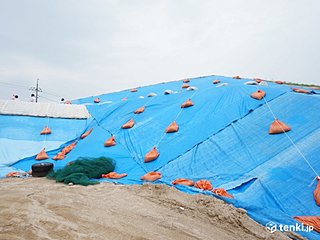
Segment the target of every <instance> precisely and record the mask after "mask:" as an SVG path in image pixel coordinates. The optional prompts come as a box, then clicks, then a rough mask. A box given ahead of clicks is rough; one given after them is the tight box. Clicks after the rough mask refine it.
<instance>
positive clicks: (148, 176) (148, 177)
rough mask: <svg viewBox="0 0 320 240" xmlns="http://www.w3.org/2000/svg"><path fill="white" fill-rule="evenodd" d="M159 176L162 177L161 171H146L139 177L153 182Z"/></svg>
mask: <svg viewBox="0 0 320 240" xmlns="http://www.w3.org/2000/svg"><path fill="white" fill-rule="evenodd" d="M161 177H162V176H161V173H159V172H148V173H147V174H145V175H143V176H142V177H141V178H140V179H141V180H146V181H150V182H154V181H156V180H158V179H160V178H161Z"/></svg>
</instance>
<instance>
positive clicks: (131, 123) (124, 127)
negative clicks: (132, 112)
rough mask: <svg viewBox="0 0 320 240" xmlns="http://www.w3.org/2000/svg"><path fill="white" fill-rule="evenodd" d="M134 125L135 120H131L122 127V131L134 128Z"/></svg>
mask: <svg viewBox="0 0 320 240" xmlns="http://www.w3.org/2000/svg"><path fill="white" fill-rule="evenodd" d="M133 125H134V120H133V119H130V120H129V121H128V122H126V123H125V124H123V125H122V126H121V128H122V129H128V128H132V127H133Z"/></svg>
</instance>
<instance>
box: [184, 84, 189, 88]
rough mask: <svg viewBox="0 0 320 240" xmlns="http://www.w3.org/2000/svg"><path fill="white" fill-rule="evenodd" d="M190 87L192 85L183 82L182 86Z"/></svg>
mask: <svg viewBox="0 0 320 240" xmlns="http://www.w3.org/2000/svg"><path fill="white" fill-rule="evenodd" d="M188 87H190V85H188V84H186V83H184V84H182V88H188Z"/></svg>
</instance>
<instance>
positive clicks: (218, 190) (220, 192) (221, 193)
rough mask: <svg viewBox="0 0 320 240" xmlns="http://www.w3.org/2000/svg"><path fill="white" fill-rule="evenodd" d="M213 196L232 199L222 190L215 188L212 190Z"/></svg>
mask: <svg viewBox="0 0 320 240" xmlns="http://www.w3.org/2000/svg"><path fill="white" fill-rule="evenodd" d="M212 192H213V193H214V194H217V195H218V196H222V197H227V198H234V197H233V196H232V195H231V194H229V193H228V192H227V191H226V190H225V189H224V188H215V189H213V190H212Z"/></svg>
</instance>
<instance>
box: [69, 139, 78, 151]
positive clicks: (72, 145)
mask: <svg viewBox="0 0 320 240" xmlns="http://www.w3.org/2000/svg"><path fill="white" fill-rule="evenodd" d="M76 145H77V141H75V142H73V143H71V144H70V145H69V146H70V147H71V149H74V148H75V147H76Z"/></svg>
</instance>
